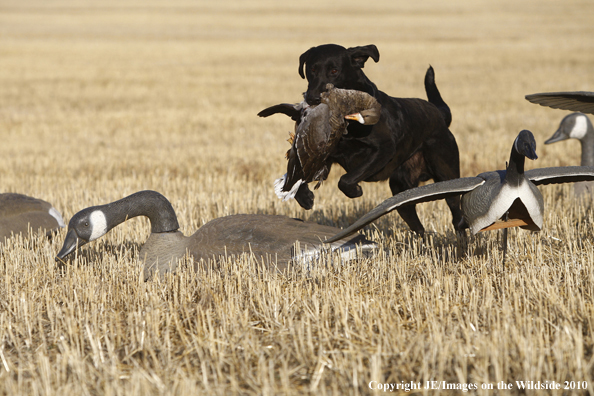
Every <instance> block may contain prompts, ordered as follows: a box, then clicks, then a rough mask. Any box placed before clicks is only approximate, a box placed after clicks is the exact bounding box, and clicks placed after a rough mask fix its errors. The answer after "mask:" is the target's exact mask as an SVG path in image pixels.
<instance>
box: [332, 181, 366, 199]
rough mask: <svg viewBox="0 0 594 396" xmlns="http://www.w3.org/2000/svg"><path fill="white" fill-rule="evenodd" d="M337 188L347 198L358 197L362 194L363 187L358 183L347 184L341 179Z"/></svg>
mask: <svg viewBox="0 0 594 396" xmlns="http://www.w3.org/2000/svg"><path fill="white" fill-rule="evenodd" d="M338 188H339V189H340V191H342V192H343V193H344V195H346V196H347V197H349V198H358V197H360V196H361V195H363V189H362V188H361V186H360V185H358V184H348V183H345V182H344V181H343V180H342V179H341V180H340V181H339V182H338Z"/></svg>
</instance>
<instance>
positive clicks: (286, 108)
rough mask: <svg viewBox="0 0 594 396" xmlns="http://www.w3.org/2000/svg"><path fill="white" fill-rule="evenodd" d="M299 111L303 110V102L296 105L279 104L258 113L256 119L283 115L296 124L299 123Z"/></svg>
mask: <svg viewBox="0 0 594 396" xmlns="http://www.w3.org/2000/svg"><path fill="white" fill-rule="evenodd" d="M301 110H303V102H302V103H297V104H290V103H281V104H277V105H274V106H270V107H267V108H265V109H264V110H262V111H261V112H259V113H258V117H269V116H271V115H273V114H279V113H280V114H285V115H287V116H289V117H291V119H292V120H293V121H295V122H297V123H299V122H301Z"/></svg>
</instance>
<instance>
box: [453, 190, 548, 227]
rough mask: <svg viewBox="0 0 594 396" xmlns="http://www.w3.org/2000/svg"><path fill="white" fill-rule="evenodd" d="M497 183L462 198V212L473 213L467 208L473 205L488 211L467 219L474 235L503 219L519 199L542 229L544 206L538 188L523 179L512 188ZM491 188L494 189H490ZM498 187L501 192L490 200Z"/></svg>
mask: <svg viewBox="0 0 594 396" xmlns="http://www.w3.org/2000/svg"><path fill="white" fill-rule="evenodd" d="M496 182H497V185H495V186H493V184H492V183H486V184H485V185H483V186H481V187H479V188H477V189H475V190H473V191H471V192H470V193H468V194H466V195H465V196H464V197H463V198H462V206H463V210H462V211H463V212H464V213H468V212H471V210H469V209H466V208H468V207H469V206H471V205H473V204H474V205H476V206H477V207H481V206H482V207H483V208H484V209H486V212H484V213H483V214H480V215H478V216H476V217H474V218H470V219H469V218H467V222H468V224H469V226H470V231H471V232H472V234H473V235H474V234H477V233H478V232H479V231H480V230H482V229H483V228H485V227H488V226H490V225H491V224H493V223H494V222H495V221H497V220H499V219H500V218H501V217H503V215H505V212H507V211H508V210H509V208H510V207H511V206H512V204H513V203H514V201H515V200H516V199H518V198H519V199H520V201H521V202H522V204H523V205H524V206H525V207H526V210H527V211H528V214H529V215H530V218H531V219H532V221H533V222H534V224H535V225H536V226H537V227H538V228H539V229H541V228H542V224H543V205H542V195H541V194H540V191H538V188H537V187H536V186H534V185H533V184H532V183H530V182H529V181H527V180H526V179H522V180H521V181H520V183H519V184H518V185H517V186H511V185H510V184H509V183H502V184H499V180H496ZM490 186H493V187H491V188H488V187H490ZM496 187H499V191H498V192H497V194H496V196H495V198H492V199H491V200H489V199H490V198H489V196H490V195H491V194H492V191H493V190H494V189H496ZM539 198H540V199H539ZM478 201H484V204H482V205H481V203H479V202H478Z"/></svg>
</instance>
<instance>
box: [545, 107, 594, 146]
mask: <svg viewBox="0 0 594 396" xmlns="http://www.w3.org/2000/svg"><path fill="white" fill-rule="evenodd" d="M591 127H592V123H591V122H590V119H589V118H588V117H587V116H586V115H585V114H584V113H571V114H569V115H567V116H565V117H564V118H563V119H562V120H561V123H560V124H559V128H558V129H557V131H556V132H555V133H554V134H553V136H551V137H550V138H549V139H548V140H547V141H545V144H551V143H556V142H560V141H562V140H566V139H578V140H582V139H583V138H584V137H585V136H586V134H587V133H588V130H589V129H591Z"/></svg>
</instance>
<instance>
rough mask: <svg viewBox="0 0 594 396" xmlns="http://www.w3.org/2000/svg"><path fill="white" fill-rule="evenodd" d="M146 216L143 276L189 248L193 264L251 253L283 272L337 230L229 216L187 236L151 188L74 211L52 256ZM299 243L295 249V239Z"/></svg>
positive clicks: (352, 248) (345, 249)
mask: <svg viewBox="0 0 594 396" xmlns="http://www.w3.org/2000/svg"><path fill="white" fill-rule="evenodd" d="M136 216H146V217H148V218H149V220H150V222H151V235H150V236H149V238H148V240H147V241H146V242H145V244H144V245H143V246H142V248H141V250H140V257H141V258H142V259H143V260H144V277H145V280H146V279H148V278H150V277H151V276H152V274H153V273H155V272H157V273H159V274H160V275H162V274H163V273H164V272H167V271H169V270H171V271H173V270H175V268H176V266H177V260H178V259H181V258H182V257H184V256H185V254H186V252H188V253H189V254H190V255H191V256H192V257H193V258H194V260H195V261H196V262H197V263H198V262H199V261H200V260H201V259H204V260H205V261H208V260H209V259H213V257H214V258H215V259H216V258H218V257H219V256H226V255H229V256H230V255H240V254H242V253H245V252H252V253H253V254H254V255H255V256H256V257H257V258H258V259H259V258H260V257H264V258H267V257H268V258H270V259H271V260H273V261H274V262H276V268H278V269H279V270H283V269H285V268H287V266H288V264H289V263H290V262H292V261H297V262H299V261H303V262H308V261H309V260H311V259H312V258H314V257H316V256H317V255H318V254H319V253H320V251H321V250H322V249H323V242H324V240H325V239H326V238H327V237H329V236H331V235H334V234H336V232H337V231H339V229H338V228H335V227H330V226H324V225H320V224H316V223H310V222H304V221H302V220H298V219H292V218H289V217H286V216H275V215H249V214H243V215H232V216H226V217H221V218H218V219H215V220H212V221H210V222H209V223H207V224H205V225H203V226H202V227H200V229H198V231H196V233H194V234H193V235H192V236H189V237H186V236H184V235H183V234H182V233H181V232H180V231H179V224H178V222H177V216H176V215H175V211H174V210H173V207H172V206H171V203H170V202H169V201H168V200H167V198H165V197H164V196H163V195H161V194H160V193H158V192H156V191H140V192H137V193H135V194H132V195H129V196H127V197H125V198H122V199H120V200H118V201H115V202H112V203H110V204H107V205H100V206H93V207H90V208H86V209H83V210H81V211H80V212H78V213H77V214H75V215H74V216H73V217H72V219H70V222H69V223H68V233H67V235H66V238H65V240H64V244H63V246H62V249H61V250H60V252H59V253H58V255H57V260H62V259H64V258H65V257H66V256H68V255H69V254H70V253H72V252H74V251H75V250H76V248H77V247H80V246H82V245H84V244H86V243H88V242H91V241H93V240H95V239H97V238H99V237H101V236H103V235H105V234H106V233H107V232H108V231H109V230H111V229H112V228H113V227H115V226H117V225H118V224H121V223H123V222H124V221H126V220H128V219H131V218H133V217H136ZM296 242H299V244H298V245H299V249H300V250H298V251H296V250H295V248H294V247H295V246H296V245H295V243H296ZM375 246H376V245H375V243H373V242H371V241H369V240H367V239H365V238H364V237H363V236H362V235H357V236H355V237H350V238H346V239H340V240H336V241H335V242H334V243H332V244H330V245H327V247H328V248H329V249H331V250H333V251H334V250H338V251H340V252H341V255H342V256H343V257H344V258H345V259H349V258H352V257H353V255H356V252H357V250H356V248H360V249H361V252H365V253H367V252H370V251H372V250H373V249H375Z"/></svg>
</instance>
